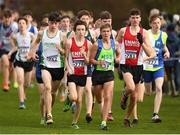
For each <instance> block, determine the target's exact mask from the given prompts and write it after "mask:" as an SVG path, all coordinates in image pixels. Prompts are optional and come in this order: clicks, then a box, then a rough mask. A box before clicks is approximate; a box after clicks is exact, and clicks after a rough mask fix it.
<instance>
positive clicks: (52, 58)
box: [46, 55, 58, 62]
mask: <svg viewBox="0 0 180 135" xmlns="http://www.w3.org/2000/svg"><path fill="white" fill-rule="evenodd" d="M46 59H47V61H49V62H57V61H58V55H51V56H47V57H46Z"/></svg>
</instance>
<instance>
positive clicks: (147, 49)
mask: <svg viewBox="0 0 180 135" xmlns="http://www.w3.org/2000/svg"><path fill="white" fill-rule="evenodd" d="M142 48H143V50H144V52H145V53H146V55H147V56H148V57H149V58H154V57H155V56H156V52H155V50H154V49H153V48H152V44H151V42H150V40H149V34H148V32H147V31H146V30H144V43H143V44H142Z"/></svg>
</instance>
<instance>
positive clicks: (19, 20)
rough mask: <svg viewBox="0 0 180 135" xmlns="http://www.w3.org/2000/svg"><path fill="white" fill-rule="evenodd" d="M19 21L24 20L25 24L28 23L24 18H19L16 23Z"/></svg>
mask: <svg viewBox="0 0 180 135" xmlns="http://www.w3.org/2000/svg"><path fill="white" fill-rule="evenodd" d="M20 20H24V21H25V22H26V24H27V23H28V20H27V19H26V18H25V17H19V18H18V20H17V22H19V21H20Z"/></svg>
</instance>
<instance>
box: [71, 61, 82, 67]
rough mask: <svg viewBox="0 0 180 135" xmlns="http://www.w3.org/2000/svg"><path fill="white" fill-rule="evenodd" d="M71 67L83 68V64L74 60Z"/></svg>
mask: <svg viewBox="0 0 180 135" xmlns="http://www.w3.org/2000/svg"><path fill="white" fill-rule="evenodd" d="M73 65H74V67H84V65H85V63H84V60H74V61H73Z"/></svg>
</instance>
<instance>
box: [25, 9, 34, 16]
mask: <svg viewBox="0 0 180 135" xmlns="http://www.w3.org/2000/svg"><path fill="white" fill-rule="evenodd" d="M26 15H30V16H32V12H31V11H30V10H26V11H24V13H23V16H26Z"/></svg>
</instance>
